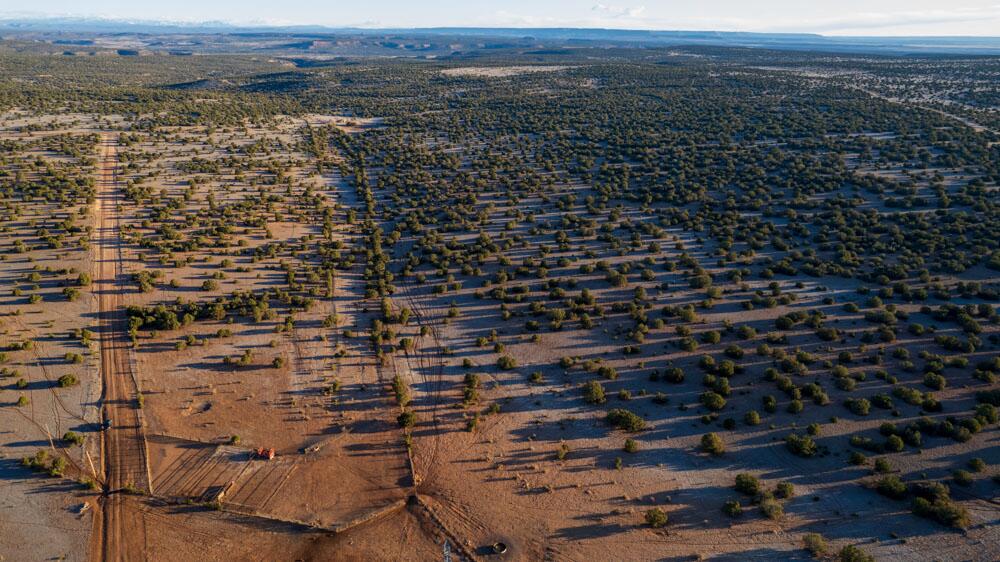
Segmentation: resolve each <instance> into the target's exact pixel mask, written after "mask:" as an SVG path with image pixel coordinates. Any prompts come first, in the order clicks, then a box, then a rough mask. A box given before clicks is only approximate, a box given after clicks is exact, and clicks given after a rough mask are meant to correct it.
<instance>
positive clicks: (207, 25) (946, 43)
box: [0, 15, 1000, 55]
mask: <svg viewBox="0 0 1000 562" xmlns="http://www.w3.org/2000/svg"><path fill="white" fill-rule="evenodd" d="M0 34H2V35H3V36H4V38H16V37H18V36H35V37H36V38H37V37H39V36H41V37H50V36H53V35H55V36H59V35H80V34H84V35H85V34H96V35H108V34H126V35H176V34H183V35H192V34H205V35H210V34H215V35H219V34H221V35H242V36H246V35H266V36H272V37H273V36H281V35H284V36H288V37H295V38H300V39H316V40H324V39H326V40H331V39H335V38H337V37H340V36H352V37H358V36H391V37H406V38H411V39H418V38H421V37H426V38H439V39H440V38H442V37H446V36H447V37H469V38H481V39H482V40H486V39H489V38H494V39H505V40H518V41H532V40H534V41H538V42H545V43H557V44H580V45H581V46H583V45H591V46H595V45H603V46H616V47H629V46H671V45H676V46H688V45H706V46H728V47H751V48H768V49H786V50H809V51H826V52H843V53H873V54H877V53H883V54H956V55H957V54H962V55H969V54H981V55H1000V36H998V37H930V36H927V37H867V36H866V37H840V36H825V35H818V34H811V33H751V32H723V31H644V30H624V29H622V30H620V29H579V28H485V27H436V28H408V29H404V28H389V29H374V28H354V27H343V28H335V27H324V26H312V25H294V26H271V25H263V24H262V25H234V24H229V23H225V22H197V23H184V22H169V21H129V20H115V19H101V18H76V17H3V16H2V15H0Z"/></svg>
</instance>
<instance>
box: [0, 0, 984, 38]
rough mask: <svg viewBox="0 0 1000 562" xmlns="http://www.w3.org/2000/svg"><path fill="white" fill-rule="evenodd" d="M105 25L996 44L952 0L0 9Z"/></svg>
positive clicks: (447, 0)
mask: <svg viewBox="0 0 1000 562" xmlns="http://www.w3.org/2000/svg"><path fill="white" fill-rule="evenodd" d="M58 17H69V18H99V19H107V20H113V21H118V20H121V21H140V22H164V23H173V24H189V25H190V24H199V23H223V24H227V25H234V26H262V27H269V26H275V27H277V26H322V27H332V28H349V27H354V28H386V29H391V28H429V27H483V28H491V27H493V28H524V29H537V28H579V29H591V28H601V29H615V30H656V31H675V30H683V31H736V32H759V33H812V34H820V35H826V36H873V37H905V36H967V37H977V36H979V37H995V36H997V35H1000V33H998V31H997V30H1000V3H998V2H997V0H956V1H955V2H952V3H950V4H949V5H948V6H947V8H944V7H942V6H941V3H940V2H937V1H931V0H912V1H899V0H882V1H878V2H865V1H862V0H843V1H840V2H837V3H836V4H834V3H832V2H816V3H810V4H808V5H803V4H800V3H796V2H793V1H791V0H765V1H762V2H754V3H753V5H748V4H747V3H743V2H737V1H735V0H709V1H703V2H697V3H695V2H682V3H666V2H650V1H646V2H632V1H622V2H616V3H603V2H594V1H577V0H553V1H550V2H545V3H539V2H528V1H526V0H513V1H507V2H503V3H502V5H500V6H498V5H497V4H493V3H486V2H482V1H466V2H456V1H454V0H428V1H426V2H422V3H420V4H419V5H418V4H414V3H410V2H403V1H402V0H381V1H376V2H370V3H367V4H364V5H357V4H341V3H334V4H332V5H322V6H317V5H315V2H312V1H309V0H287V1H285V2H282V3H281V4H280V5H275V4H274V3H271V2H262V1H257V0H249V1H246V2H236V1H235V0H220V1H216V2H212V3H211V4H207V3H205V2H195V1H193V0H176V1H174V2H171V3H168V4H159V5H155V6H151V5H137V4H136V3H134V2H126V1H124V0H92V1H89V2H79V1H70V0H38V1H36V2H34V3H33V4H32V9H31V10H23V9H19V10H6V9H3V8H0V18H3V19H16V18H22V19H45V18H58Z"/></svg>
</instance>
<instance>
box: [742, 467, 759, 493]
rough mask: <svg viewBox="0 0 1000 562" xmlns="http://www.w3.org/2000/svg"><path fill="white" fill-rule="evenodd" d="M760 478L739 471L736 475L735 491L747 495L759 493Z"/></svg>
mask: <svg viewBox="0 0 1000 562" xmlns="http://www.w3.org/2000/svg"><path fill="white" fill-rule="evenodd" d="M760 490H761V487H760V479H758V478H757V477H756V476H754V475H753V474H748V473H746V472H741V473H740V474H737V475H736V491H737V492H739V493H741V494H746V495H748V496H756V495H757V494H759V493H760Z"/></svg>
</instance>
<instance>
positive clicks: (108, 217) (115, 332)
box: [91, 134, 150, 561]
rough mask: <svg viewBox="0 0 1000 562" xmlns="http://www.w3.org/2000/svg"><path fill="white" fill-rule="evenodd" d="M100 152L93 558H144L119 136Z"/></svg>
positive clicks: (104, 142) (141, 453)
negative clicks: (98, 497)
mask: <svg viewBox="0 0 1000 562" xmlns="http://www.w3.org/2000/svg"><path fill="white" fill-rule="evenodd" d="M100 150H101V155H100V162H99V164H98V178H97V181H98V185H97V207H96V211H97V215H96V222H97V237H96V243H97V247H96V260H95V263H94V275H93V277H94V281H95V283H94V284H95V288H96V291H97V294H98V303H99V308H100V314H99V318H100V323H99V326H100V330H99V331H100V338H101V381H102V384H103V392H102V396H101V401H102V405H103V408H102V416H103V419H104V421H105V422H106V423H109V424H110V428H109V429H107V430H106V431H104V433H103V441H102V449H103V455H102V463H101V464H102V469H103V473H104V498H103V501H102V504H103V505H102V509H101V511H102V516H101V517H98V518H96V519H95V525H94V530H93V539H92V541H91V558H92V559H100V560H105V561H110V560H115V561H117V560H129V561H132V560H142V559H144V558H145V554H144V552H143V550H144V549H143V547H142V545H143V543H144V536H143V535H144V529H143V528H142V521H141V518H132V519H131V520H127V519H126V517H127V516H126V508H127V505H126V504H127V503H128V499H127V497H126V494H127V492H125V490H126V489H128V490H132V491H134V490H139V491H143V492H146V493H148V492H150V489H149V480H150V479H149V470H148V462H147V453H146V441H145V437H144V435H143V422H142V413H141V410H140V408H139V396H138V389H137V387H136V383H135V377H134V374H133V372H132V364H131V360H130V357H129V347H128V345H129V344H128V335H127V317H126V314H125V307H124V293H125V290H126V286H127V285H126V283H127V280H126V279H125V277H124V276H125V272H124V268H123V267H122V241H121V238H120V236H119V224H120V217H119V210H118V206H119V202H120V200H121V192H120V190H119V189H118V150H117V141H116V139H115V137H114V136H112V135H111V134H105V135H103V136H102V139H101V149H100Z"/></svg>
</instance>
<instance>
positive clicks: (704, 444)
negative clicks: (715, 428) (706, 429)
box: [701, 433, 726, 456]
mask: <svg viewBox="0 0 1000 562" xmlns="http://www.w3.org/2000/svg"><path fill="white" fill-rule="evenodd" d="M701 450H702V451H705V452H706V453H709V454H711V455H716V456H718V455H721V454H722V453H724V452H726V445H725V443H723V442H722V438H721V437H719V436H718V435H717V434H715V433H706V434H705V435H702V436H701Z"/></svg>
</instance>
